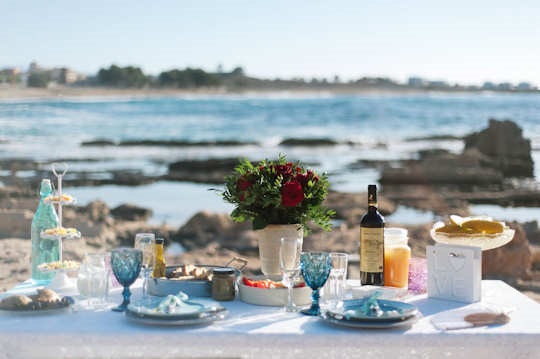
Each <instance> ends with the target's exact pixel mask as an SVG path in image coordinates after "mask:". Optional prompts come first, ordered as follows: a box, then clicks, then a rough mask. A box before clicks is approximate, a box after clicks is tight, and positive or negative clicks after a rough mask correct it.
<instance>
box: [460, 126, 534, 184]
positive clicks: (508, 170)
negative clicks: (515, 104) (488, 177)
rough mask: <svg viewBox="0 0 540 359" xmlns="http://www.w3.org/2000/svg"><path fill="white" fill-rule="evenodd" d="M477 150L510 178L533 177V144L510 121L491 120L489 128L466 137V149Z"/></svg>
mask: <svg viewBox="0 0 540 359" xmlns="http://www.w3.org/2000/svg"><path fill="white" fill-rule="evenodd" d="M469 148H476V149H478V151H480V152H481V153H483V154H484V155H486V156H489V157H490V158H491V159H492V160H493V162H494V163H495V165H496V167H497V168H498V169H500V170H501V171H502V173H503V174H504V175H505V176H509V177H532V176H533V166H534V164H533V160H532V157H531V142H530V140H528V139H525V138H524V137H523V133H522V130H521V128H520V127H519V126H518V125H517V124H515V123H514V122H512V121H510V120H505V121H497V120H494V119H490V120H489V127H488V128H487V129H485V130H482V131H480V132H476V133H473V134H471V135H468V136H466V137H465V149H469Z"/></svg>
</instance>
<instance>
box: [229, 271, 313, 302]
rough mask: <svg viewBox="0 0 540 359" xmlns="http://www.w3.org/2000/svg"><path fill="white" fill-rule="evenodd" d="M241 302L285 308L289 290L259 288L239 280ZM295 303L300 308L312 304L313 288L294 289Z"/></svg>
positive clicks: (255, 277) (260, 277)
mask: <svg viewBox="0 0 540 359" xmlns="http://www.w3.org/2000/svg"><path fill="white" fill-rule="evenodd" d="M266 278H268V277H264V276H254V277H251V276H250V277H249V279H266ZM238 292H239V295H240V300H241V301H243V302H245V303H249V304H255V305H265V306H272V307H283V306H285V305H286V304H287V298H288V294H287V288H257V287H250V286H247V285H245V284H244V283H242V278H241V277H240V278H238ZM292 292H293V302H294V304H296V305H298V306H303V305H308V304H311V292H312V291H311V288H309V287H308V286H305V287H298V288H293V290H292Z"/></svg>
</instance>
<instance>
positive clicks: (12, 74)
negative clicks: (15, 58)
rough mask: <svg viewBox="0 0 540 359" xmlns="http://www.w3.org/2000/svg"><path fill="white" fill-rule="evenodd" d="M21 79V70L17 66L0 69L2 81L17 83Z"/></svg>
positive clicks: (0, 79) (0, 80) (0, 81)
mask: <svg viewBox="0 0 540 359" xmlns="http://www.w3.org/2000/svg"><path fill="white" fill-rule="evenodd" d="M20 79H21V71H20V70H19V69H18V68H16V67H8V68H5V69H2V70H0V83H7V84H12V85H14V84H16V83H17V82H19V81H20Z"/></svg>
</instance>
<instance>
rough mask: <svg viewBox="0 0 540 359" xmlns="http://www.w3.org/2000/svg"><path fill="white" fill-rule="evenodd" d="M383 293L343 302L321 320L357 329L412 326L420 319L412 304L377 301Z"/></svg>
mask: <svg viewBox="0 0 540 359" xmlns="http://www.w3.org/2000/svg"><path fill="white" fill-rule="evenodd" d="M380 295H381V292H375V293H374V294H373V295H371V296H370V297H369V298H363V299H353V300H345V301H343V306H342V307H341V308H339V309H336V310H327V311H326V312H324V313H322V314H321V318H322V319H323V320H325V321H326V322H328V323H331V324H335V325H342V326H347V327H356V328H381V329H382V328H395V327H402V326H410V325H412V324H414V323H415V322H416V321H417V320H418V317H419V312H418V308H417V307H416V306H414V305H412V304H409V303H405V302H398V301H393V300H385V299H377V298H378V297H379V296H380Z"/></svg>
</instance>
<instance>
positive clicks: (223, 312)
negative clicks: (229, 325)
mask: <svg viewBox="0 0 540 359" xmlns="http://www.w3.org/2000/svg"><path fill="white" fill-rule="evenodd" d="M227 314H228V311H227V309H225V308H224V307H222V306H221V305H220V304H219V303H217V302H215V301H212V300H209V299H197V300H191V299H189V297H188V296H187V294H185V293H183V292H180V293H178V294H177V295H168V296H166V297H165V298H152V299H151V300H149V301H148V302H145V303H133V304H130V305H129V306H128V308H127V310H126V317H127V318H128V319H130V320H131V321H134V322H138V323H142V324H153V325H202V324H208V323H212V322H214V321H216V320H220V319H224V318H225V317H226V316H227Z"/></svg>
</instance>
